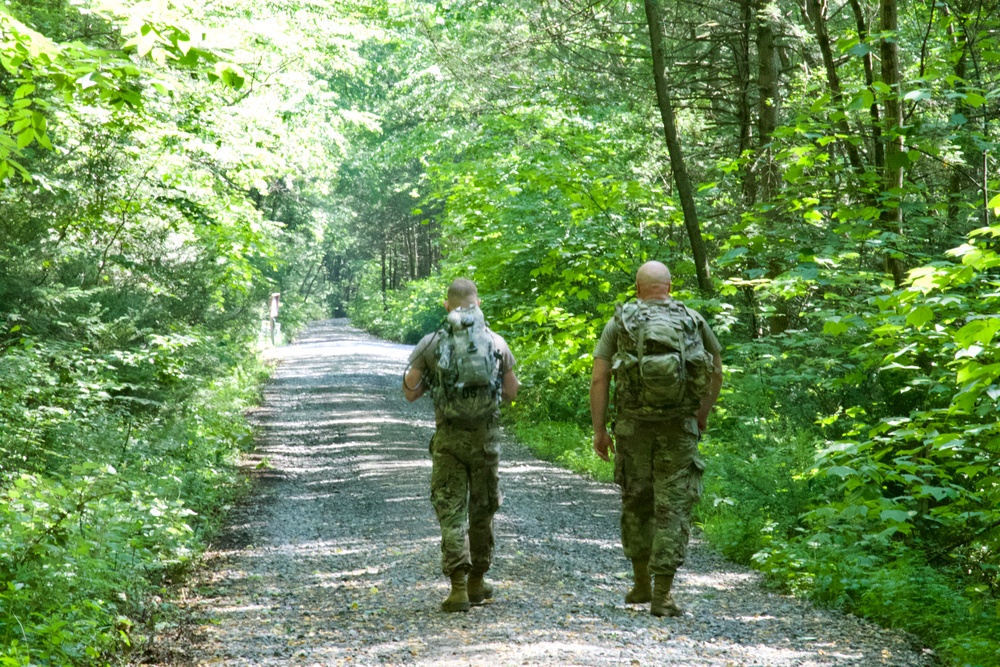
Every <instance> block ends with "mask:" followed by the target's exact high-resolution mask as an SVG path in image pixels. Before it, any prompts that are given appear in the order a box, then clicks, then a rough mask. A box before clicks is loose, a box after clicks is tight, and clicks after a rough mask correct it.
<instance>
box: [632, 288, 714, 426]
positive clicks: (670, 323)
mask: <svg viewBox="0 0 1000 667" xmlns="http://www.w3.org/2000/svg"><path fill="white" fill-rule="evenodd" d="M615 321H616V322H617V324H618V351H617V353H616V354H615V357H614V359H613V360H612V369H613V370H614V373H615V402H616V403H617V405H618V409H619V411H621V413H622V414H623V415H625V416H630V417H664V416H669V415H671V414H693V413H694V412H695V411H696V410H697V409H698V406H699V405H700V404H701V401H702V399H703V398H704V397H705V396H706V395H707V394H708V388H709V383H710V380H711V377H712V368H713V362H712V355H711V354H709V353H708V351H707V350H705V345H704V343H703V342H702V337H701V331H700V329H699V325H698V319H697V317H696V316H695V315H694V314H693V313H692V311H690V310H688V308H687V307H686V306H685V305H684V304H682V303H681V302H679V301H674V300H670V301H668V302H666V303H646V302H644V301H638V302H630V303H626V304H624V305H622V304H619V305H618V306H617V307H616V308H615Z"/></svg>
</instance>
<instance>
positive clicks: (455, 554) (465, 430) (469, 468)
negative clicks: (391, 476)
mask: <svg viewBox="0 0 1000 667" xmlns="http://www.w3.org/2000/svg"><path fill="white" fill-rule="evenodd" d="M499 435H500V432H499V427H498V426H497V425H496V423H495V422H494V421H493V420H488V422H487V421H484V422H482V423H479V424H467V425H466V424H461V425H460V424H454V423H450V422H446V423H444V424H439V425H438V427H437V431H435V433H434V437H433V438H431V461H432V468H431V504H432V505H434V511H435V513H436V514H437V518H438V523H440V524H441V570H442V571H443V572H444V573H445V575H451V573H452V572H453V571H455V570H456V569H457V568H460V567H465V568H467V569H471V570H472V571H474V572H479V573H484V572H486V571H487V570H489V569H490V565H491V564H492V563H493V515H494V514H496V512H497V510H498V509H499V508H500V503H501V502H502V501H503V494H502V493H501V492H500V484H499V474H498V468H499V464H500V437H499Z"/></svg>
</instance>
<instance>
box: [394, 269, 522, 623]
mask: <svg viewBox="0 0 1000 667" xmlns="http://www.w3.org/2000/svg"><path fill="white" fill-rule="evenodd" d="M479 304H480V299H479V295H478V292H477V290H476V284H475V283H473V282H472V281H471V280H466V279H464V278H458V279H456V280H455V281H454V282H453V283H452V284H451V285H450V286H449V287H448V298H447V299H446V300H445V302H444V307H445V310H447V311H448V317H447V319H446V320H445V324H444V326H443V327H442V328H441V329H439V330H438V331H435V332H433V333H430V334H427V335H426V336H424V337H423V338H422V339H421V340H420V342H419V343H417V346H416V347H415V348H414V350H413V352H412V353H411V354H410V365H409V367H408V369H407V371H406V372H405V374H404V376H403V394H404V395H405V396H406V400H408V401H415V400H417V399H418V398H420V397H421V396H423V395H424V393H425V392H426V391H427V390H428V389H429V390H430V392H431V398H432V399H433V400H434V415H435V421H436V423H437V429H436V430H435V432H434V437H433V438H431V447H430V449H431V459H432V469H431V503H432V504H433V505H434V511H435V512H436V513H437V518H438V522H439V523H440V524H441V569H442V570H443V571H444V574H445V575H446V576H448V577H450V578H451V593H450V594H449V595H448V598H447V599H446V600H445V601H444V602H443V603H441V610H442V611H448V612H453V611H468V610H469V607H470V606H471V604H479V603H481V602H482V601H483V600H485V599H487V598H491V597H493V586H492V585H491V584H489V583H488V582H486V581H485V580H484V579H483V577H484V575H485V574H486V572H487V571H488V570H489V569H490V565H491V563H492V562H493V515H494V514H496V511H497V510H498V509H499V508H500V503H501V501H502V499H503V496H502V494H501V492H500V487H499V475H498V467H499V463H500V438H499V435H500V432H499V426H498V423H497V422H498V418H499V414H500V403H501V402H502V401H511V400H513V399H514V397H515V396H516V395H517V390H518V388H519V386H520V383H519V382H518V380H517V377H516V376H515V375H514V363H515V361H514V356H513V355H512V354H511V352H510V349H509V348H508V347H507V343H506V342H505V341H504V339H503V338H501V337H500V336H498V335H497V334H495V333H493V332H492V331H490V329H489V328H488V327H487V326H486V322H485V320H484V319H483V312H482V311H481V310H480V309H479Z"/></svg>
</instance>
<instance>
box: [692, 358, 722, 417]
mask: <svg viewBox="0 0 1000 667" xmlns="http://www.w3.org/2000/svg"><path fill="white" fill-rule="evenodd" d="M721 389H722V356H721V355H720V354H719V353H718V352H715V351H713V352H712V379H711V380H710V381H709V384H708V394H706V395H705V398H704V399H702V401H701V407H700V408H699V409H698V429H699V430H701V431H704V430H705V429H707V428H708V414H709V413H710V412H711V411H712V408H713V407H714V406H715V401H716V400H717V399H718V398H719V391H720V390H721Z"/></svg>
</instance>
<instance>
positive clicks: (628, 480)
mask: <svg viewBox="0 0 1000 667" xmlns="http://www.w3.org/2000/svg"><path fill="white" fill-rule="evenodd" d="M670 288H671V280H670V271H669V269H667V267H666V266H665V265H663V264H661V263H660V262H647V263H645V264H643V265H642V266H641V267H640V268H639V271H638V272H637V273H636V277H635V289H636V296H637V300H636V301H634V302H628V303H625V304H619V305H618V306H617V307H616V309H615V316H614V318H612V319H611V320H610V321H609V322H608V323H607V324H606V325H605V327H604V331H603V332H602V333H601V338H600V340H599V341H598V343H597V347H596V348H595V349H594V368H593V373H592V376H591V382H590V412H591V418H592V420H593V425H594V451H595V452H596V453H597V455H598V456H600V457H601V458H602V459H604V460H605V461H607V460H609V455H608V453H609V452H611V453H614V455H615V482H616V483H617V484H618V486H619V487H621V499H622V507H621V537H622V547H623V549H624V551H625V556H626V557H627V558H629V559H630V560H631V561H632V570H633V575H634V582H635V584H634V586H633V587H632V589H631V590H630V591H629V592H628V593H627V594H626V595H625V601H626V602H628V603H645V602H650V603H651V604H650V613H651V614H652V615H654V616H680V615H681V609H680V608H679V607H678V606H677V604H676V603H675V602H674V600H673V598H672V597H671V595H670V588H671V586H672V585H673V581H674V574H675V573H676V572H677V568H678V567H680V566H681V565H682V564H683V563H684V558H685V555H686V553H687V544H688V538H689V536H690V532H691V511H692V509H693V508H694V505H695V503H696V502H698V499H699V498H700V496H701V489H702V485H701V477H702V472H703V471H704V469H705V464H704V463H703V462H702V460H701V458H700V457H699V456H698V441H699V439H700V438H701V433H702V431H704V430H705V429H706V427H707V421H708V414H709V412H710V411H711V410H712V406H713V405H715V401H716V399H717V398H718V396H719V389H720V387H721V386H722V357H721V351H722V348H721V346H720V345H719V341H718V339H717V338H716V337H715V334H714V333H713V332H712V330H711V329H710V328H709V327H708V324H707V323H706V322H705V319H704V318H703V317H702V316H701V315H700V314H699V313H698V312H696V311H694V310H692V309H690V308H688V307H686V306H685V305H683V304H682V303H681V302H679V301H677V300H675V299H673V298H671V296H670ZM612 376H614V379H615V410H616V417H615V422H614V436H615V440H614V441H612V439H611V436H610V435H609V433H608V427H607V412H608V402H609V400H608V399H609V393H610V387H611V378H612ZM651 577H652V578H653V579H652V583H651V581H650V579H651Z"/></svg>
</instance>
